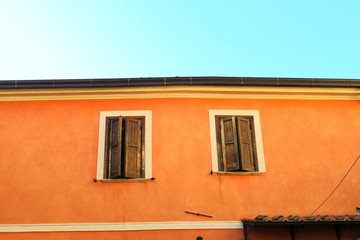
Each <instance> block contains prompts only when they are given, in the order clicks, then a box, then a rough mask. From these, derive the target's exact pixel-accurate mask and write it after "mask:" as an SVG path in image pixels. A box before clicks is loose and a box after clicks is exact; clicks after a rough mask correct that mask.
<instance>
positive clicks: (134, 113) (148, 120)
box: [96, 110, 152, 181]
mask: <svg viewBox="0 0 360 240" xmlns="http://www.w3.org/2000/svg"><path fill="white" fill-rule="evenodd" d="M118 116H124V117H145V179H150V178H152V112H151V111H150V110H131V111H130V110H129V111H126V110H120V111H101V112H100V119H99V140H98V160H97V174H96V179H97V180H104V162H105V161H104V156H105V152H104V151H105V128H106V118H107V117H118ZM105 180H107V181H117V180H116V179H115V180H113V179H105ZM139 180H141V179H139ZM125 181H126V180H125Z"/></svg>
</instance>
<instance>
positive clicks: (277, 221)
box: [241, 215, 360, 240]
mask: <svg viewBox="0 0 360 240" xmlns="http://www.w3.org/2000/svg"><path fill="white" fill-rule="evenodd" d="M241 221H242V222H243V227H244V238H243V239H244V240H248V239H249V235H250V232H251V231H253V230H254V229H260V230H261V228H259V227H262V226H284V227H287V228H289V229H290V239H292V240H295V239H296V235H297V230H299V227H304V226H309V225H310V226H311V225H317V226H319V225H323V226H324V225H326V226H331V227H334V228H335V231H334V233H335V234H336V239H338V240H341V238H342V234H343V232H344V230H345V228H346V227H347V226H350V225H352V226H356V228H358V226H360V215H317V216H296V215H290V216H287V217H284V216H282V215H278V216H272V217H268V216H266V215H259V216H257V217H255V218H253V219H243V220H241Z"/></svg>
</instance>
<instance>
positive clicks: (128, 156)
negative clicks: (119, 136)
mask: <svg viewBox="0 0 360 240" xmlns="http://www.w3.org/2000/svg"><path fill="white" fill-rule="evenodd" d="M125 132H126V134H125V177H128V178H140V168H141V119H136V118H126V119H125Z"/></svg>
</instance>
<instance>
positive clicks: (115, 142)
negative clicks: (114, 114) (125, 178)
mask: <svg viewBox="0 0 360 240" xmlns="http://www.w3.org/2000/svg"><path fill="white" fill-rule="evenodd" d="M121 137H122V117H121V116H120V117H119V118H118V119H116V120H115V119H114V120H113V121H111V127H110V141H109V159H110V161H109V164H110V171H109V178H119V177H121Z"/></svg>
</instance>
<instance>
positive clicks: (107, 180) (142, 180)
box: [97, 178, 152, 183]
mask: <svg viewBox="0 0 360 240" xmlns="http://www.w3.org/2000/svg"><path fill="white" fill-rule="evenodd" d="M149 180H152V179H148V178H133V179H125V178H124V179H120V178H119V179H97V181H100V182H104V183H119V182H145V181H149Z"/></svg>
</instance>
